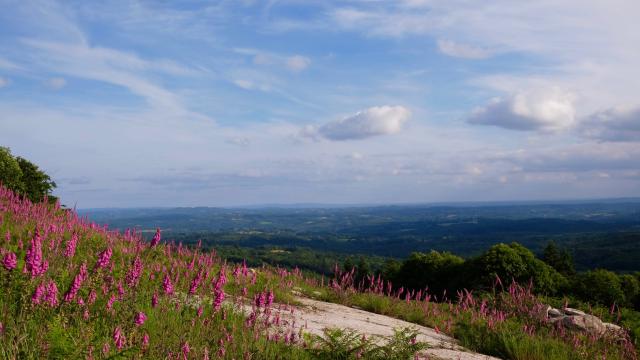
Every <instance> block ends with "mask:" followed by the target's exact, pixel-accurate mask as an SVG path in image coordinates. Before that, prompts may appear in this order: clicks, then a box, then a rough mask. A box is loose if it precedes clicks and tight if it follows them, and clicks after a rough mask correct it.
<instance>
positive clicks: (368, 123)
mask: <svg viewBox="0 0 640 360" xmlns="http://www.w3.org/2000/svg"><path fill="white" fill-rule="evenodd" d="M410 116H411V112H410V111H409V110H408V109H407V108H405V107H403V106H374V107H370V108H368V109H366V110H363V111H359V112H357V113H356V114H355V115H352V116H349V117H346V118H344V119H341V120H336V121H332V122H329V123H326V124H324V125H322V126H319V127H316V126H308V127H306V128H305V129H304V130H303V135H305V136H309V137H322V138H325V139H328V140H334V141H339V140H357V139H366V138H370V137H373V136H379V135H391V134H396V133H398V132H400V131H401V130H402V127H403V125H404V123H405V122H406V121H407V120H408V119H409V117H410Z"/></svg>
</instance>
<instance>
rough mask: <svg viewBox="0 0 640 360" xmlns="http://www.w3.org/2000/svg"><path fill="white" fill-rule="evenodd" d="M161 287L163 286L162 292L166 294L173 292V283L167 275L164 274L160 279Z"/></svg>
mask: <svg viewBox="0 0 640 360" xmlns="http://www.w3.org/2000/svg"><path fill="white" fill-rule="evenodd" d="M162 287H163V288H164V293H165V294H167V295H171V294H173V284H172V283H171V279H170V278H169V276H168V275H165V276H164V280H162Z"/></svg>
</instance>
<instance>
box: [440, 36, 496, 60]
mask: <svg viewBox="0 0 640 360" xmlns="http://www.w3.org/2000/svg"><path fill="white" fill-rule="evenodd" d="M438 50H439V51H440V52H441V53H443V54H445V55H448V56H452V57H459V58H465V59H486V58H488V57H490V56H491V55H492V54H491V52H490V51H489V50H487V49H484V48H480V47H476V46H472V45H467V44H460V43H457V42H454V41H451V40H438Z"/></svg>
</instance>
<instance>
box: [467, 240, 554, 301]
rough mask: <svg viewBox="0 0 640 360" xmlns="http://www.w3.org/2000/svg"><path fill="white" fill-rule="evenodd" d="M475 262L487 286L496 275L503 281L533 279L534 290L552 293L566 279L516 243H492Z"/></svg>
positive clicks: (478, 272)
mask: <svg viewBox="0 0 640 360" xmlns="http://www.w3.org/2000/svg"><path fill="white" fill-rule="evenodd" d="M474 262H475V267H474V268H475V272H476V273H477V274H479V276H480V283H481V284H483V285H484V286H490V285H491V284H493V282H494V281H495V279H496V277H499V278H500V279H502V281H503V282H506V283H509V282H511V281H516V282H519V283H527V282H529V281H532V282H533V285H534V288H535V290H536V291H537V292H541V293H546V294H552V293H555V292H556V291H558V289H559V288H561V287H563V286H564V285H565V282H566V279H565V278H564V277H563V276H562V275H560V274H559V273H558V272H557V271H556V270H555V269H553V268H552V267H551V266H549V265H547V264H545V263H544V262H543V261H541V260H539V259H536V257H535V255H534V254H533V253H532V252H531V251H530V250H529V249H527V248H525V247H524V246H522V245H520V244H518V243H511V244H509V245H507V244H497V245H494V246H492V247H491V248H490V249H489V250H487V251H486V252H485V253H484V254H482V255H481V256H480V257H479V258H477V259H476V260H475V261H474Z"/></svg>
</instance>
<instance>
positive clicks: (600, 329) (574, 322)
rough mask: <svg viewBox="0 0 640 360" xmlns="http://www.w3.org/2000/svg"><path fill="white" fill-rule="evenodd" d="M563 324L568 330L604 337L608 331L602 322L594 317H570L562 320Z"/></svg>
mask: <svg viewBox="0 0 640 360" xmlns="http://www.w3.org/2000/svg"><path fill="white" fill-rule="evenodd" d="M562 324H563V325H564V326H566V327H567V328H568V329H572V330H577V331H581V332H586V333H590V334H596V335H602V334H604V333H605V332H606V331H607V328H606V327H605V325H604V323H603V322H602V320H600V319H598V318H597V317H595V316H593V315H587V314H585V315H570V316H567V317H565V318H563V319H562Z"/></svg>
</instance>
